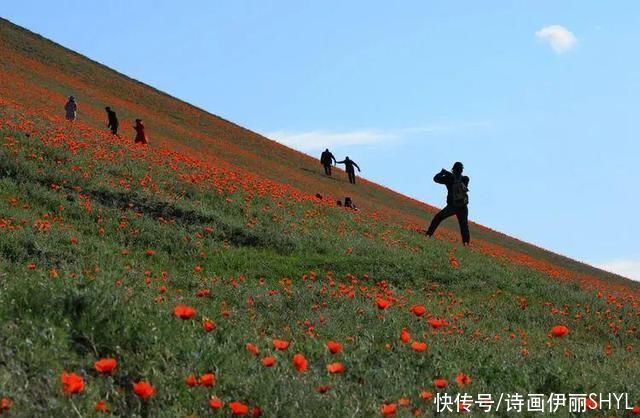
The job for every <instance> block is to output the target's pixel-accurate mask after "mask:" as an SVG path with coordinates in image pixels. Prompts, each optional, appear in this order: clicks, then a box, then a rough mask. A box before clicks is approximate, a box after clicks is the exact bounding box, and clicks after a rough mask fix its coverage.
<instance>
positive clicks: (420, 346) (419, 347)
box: [411, 341, 427, 353]
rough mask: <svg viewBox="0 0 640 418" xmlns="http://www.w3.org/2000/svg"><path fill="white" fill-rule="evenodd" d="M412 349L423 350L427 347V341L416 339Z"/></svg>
mask: <svg viewBox="0 0 640 418" xmlns="http://www.w3.org/2000/svg"><path fill="white" fill-rule="evenodd" d="M411 349H412V350H413V351H417V352H419V353H421V352H423V351H424V350H426V349H427V343H423V342H421V341H414V342H412V343H411Z"/></svg>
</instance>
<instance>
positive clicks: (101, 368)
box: [93, 358, 118, 374]
mask: <svg viewBox="0 0 640 418" xmlns="http://www.w3.org/2000/svg"><path fill="white" fill-rule="evenodd" d="M117 364H118V362H117V361H116V359H114V358H102V359H100V360H98V361H96V362H95V363H94V365H93V367H95V369H96V370H97V371H98V373H105V374H108V373H111V372H113V370H114V369H115V368H116V365H117Z"/></svg>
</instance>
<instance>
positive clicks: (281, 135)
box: [265, 130, 398, 151]
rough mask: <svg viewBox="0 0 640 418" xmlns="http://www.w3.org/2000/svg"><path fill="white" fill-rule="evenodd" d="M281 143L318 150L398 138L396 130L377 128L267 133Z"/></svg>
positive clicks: (297, 147) (376, 142)
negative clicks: (377, 129) (389, 130)
mask: <svg viewBox="0 0 640 418" xmlns="http://www.w3.org/2000/svg"><path fill="white" fill-rule="evenodd" d="M265 136H266V137H267V138H271V139H273V140H275V141H278V142H280V143H281V144H284V145H287V146H289V147H291V148H295V149H297V150H302V151H317V150H320V149H324V148H326V147H332V146H335V145H366V144H378V143H380V142H385V141H390V140H394V139H398V134H397V133H395V132H381V131H376V130H356V131H346V132H327V131H310V132H287V131H277V132H271V133H267V134H265Z"/></svg>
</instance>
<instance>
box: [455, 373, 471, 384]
mask: <svg viewBox="0 0 640 418" xmlns="http://www.w3.org/2000/svg"><path fill="white" fill-rule="evenodd" d="M456 382H457V383H458V384H459V385H460V386H466V385H468V384H470V383H471V382H472V380H471V378H470V377H469V376H467V375H466V374H464V373H460V374H458V376H456Z"/></svg>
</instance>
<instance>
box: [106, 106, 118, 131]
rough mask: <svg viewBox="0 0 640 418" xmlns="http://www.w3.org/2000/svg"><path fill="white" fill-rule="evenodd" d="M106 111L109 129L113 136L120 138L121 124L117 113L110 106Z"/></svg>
mask: <svg viewBox="0 0 640 418" xmlns="http://www.w3.org/2000/svg"><path fill="white" fill-rule="evenodd" d="M104 110H105V111H106V112H107V127H108V128H110V129H111V133H112V134H114V135H115V136H118V126H119V125H120V123H119V122H118V116H117V115H116V112H115V111H114V110H112V109H111V108H110V107H109V106H107V107H105V108H104Z"/></svg>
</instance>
